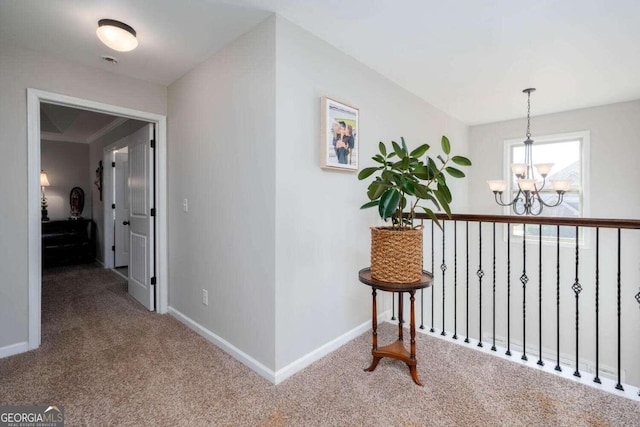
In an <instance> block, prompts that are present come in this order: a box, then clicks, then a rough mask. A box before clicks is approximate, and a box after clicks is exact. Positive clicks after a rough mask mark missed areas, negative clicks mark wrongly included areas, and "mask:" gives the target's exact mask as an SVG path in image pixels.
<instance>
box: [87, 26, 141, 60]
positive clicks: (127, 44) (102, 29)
mask: <svg viewBox="0 0 640 427" xmlns="http://www.w3.org/2000/svg"><path fill="white" fill-rule="evenodd" d="M96 34H97V35H98V38H99V39H100V41H101V42H102V43H104V44H106V45H107V46H109V47H110V48H111V49H113V50H117V51H118V52H129V51H130V50H133V49H135V48H136V47H138V39H137V38H136V30H134V29H133V28H131V27H130V26H129V25H127V24H125V23H124V22H120V21H116V20H114V19H101V20H100V21H98V29H97V30H96Z"/></svg>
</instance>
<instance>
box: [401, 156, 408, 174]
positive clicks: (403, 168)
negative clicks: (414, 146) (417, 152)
mask: <svg viewBox="0 0 640 427" xmlns="http://www.w3.org/2000/svg"><path fill="white" fill-rule="evenodd" d="M401 167H402V170H403V171H406V170H407V169H409V157H408V156H407V157H405V158H403V159H402V166H401Z"/></svg>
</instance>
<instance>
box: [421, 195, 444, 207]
mask: <svg viewBox="0 0 640 427" xmlns="http://www.w3.org/2000/svg"><path fill="white" fill-rule="evenodd" d="M425 199H426V200H429V201H430V202H431V203H433V204H434V205H435V206H436V208H437V209H438V210H439V211H441V210H442V208H441V207H440V204H439V203H438V200H437V199H436V198H435V197H433V195H432V194H431V193H429V195H428V197H425Z"/></svg>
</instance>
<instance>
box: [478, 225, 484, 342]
mask: <svg viewBox="0 0 640 427" xmlns="http://www.w3.org/2000/svg"><path fill="white" fill-rule="evenodd" d="M478 238H479V242H478V263H479V266H478V271H477V272H476V274H477V275H478V287H479V290H480V298H479V299H478V307H479V310H478V315H479V317H480V318H479V320H478V347H482V276H484V271H482V222H479V223H478Z"/></svg>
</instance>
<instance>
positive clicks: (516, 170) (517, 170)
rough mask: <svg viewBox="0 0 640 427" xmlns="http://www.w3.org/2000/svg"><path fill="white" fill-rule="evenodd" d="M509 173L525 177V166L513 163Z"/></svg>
mask: <svg viewBox="0 0 640 427" xmlns="http://www.w3.org/2000/svg"><path fill="white" fill-rule="evenodd" d="M511 172H513V174H514V175H519V176H525V175H526V174H527V165H526V164H524V163H514V164H512V165H511Z"/></svg>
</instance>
